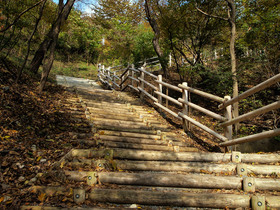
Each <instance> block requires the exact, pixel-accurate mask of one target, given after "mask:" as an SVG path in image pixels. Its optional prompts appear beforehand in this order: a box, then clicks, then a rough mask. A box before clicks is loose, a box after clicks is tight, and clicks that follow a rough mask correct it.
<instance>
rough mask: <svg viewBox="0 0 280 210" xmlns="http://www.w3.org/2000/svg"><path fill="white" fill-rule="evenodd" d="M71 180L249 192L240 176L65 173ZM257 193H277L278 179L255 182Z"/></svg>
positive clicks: (264, 179)
mask: <svg viewBox="0 0 280 210" xmlns="http://www.w3.org/2000/svg"><path fill="white" fill-rule="evenodd" d="M64 173H65V175H66V176H67V177H68V179H70V180H74V181H78V182H83V181H87V179H88V177H89V176H92V174H94V175H95V177H96V182H95V183H96V184H97V180H98V183H101V184H118V185H139V186H155V187H176V188H195V189H197V188H200V189H232V190H240V189H243V190H244V191H246V187H244V184H245V182H246V179H247V178H246V177H237V176H213V175H208V174H203V175H202V174H177V173H168V172H166V173H162V172H152V173H151V172H138V173H124V172H88V171H64ZM254 187H255V189H256V190H266V191H267V190H269V191H275V190H276V191H277V190H279V189H280V182H279V180H277V179H274V180H273V179H269V178H254Z"/></svg>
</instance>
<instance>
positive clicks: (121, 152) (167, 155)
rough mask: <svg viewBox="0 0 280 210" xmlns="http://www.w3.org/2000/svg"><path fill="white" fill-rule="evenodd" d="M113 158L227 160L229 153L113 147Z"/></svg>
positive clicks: (81, 152) (82, 152)
mask: <svg viewBox="0 0 280 210" xmlns="http://www.w3.org/2000/svg"><path fill="white" fill-rule="evenodd" d="M113 151H114V156H113V157H114V159H128V160H151V161H152V160H154V161H156V160H161V161H164V160H165V161H190V162H219V161H222V162H228V161H230V160H231V154H229V153H226V154H223V153H200V152H178V153H174V152H160V151H153V152H151V151H145V150H129V149H114V150H113ZM71 152H72V153H71V156H72V157H88V158H98V157H100V158H101V157H103V155H104V152H105V150H91V149H73V150H72V151H71Z"/></svg>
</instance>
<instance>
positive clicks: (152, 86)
mask: <svg viewBox="0 0 280 210" xmlns="http://www.w3.org/2000/svg"><path fill="white" fill-rule="evenodd" d="M138 80H140V81H141V82H144V83H145V84H146V85H148V86H150V87H151V88H153V89H154V90H158V88H157V87H156V86H154V85H152V84H151V83H149V82H147V81H146V80H144V79H142V78H141V77H138Z"/></svg>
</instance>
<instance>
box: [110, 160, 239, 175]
mask: <svg viewBox="0 0 280 210" xmlns="http://www.w3.org/2000/svg"><path fill="white" fill-rule="evenodd" d="M115 162H116V165H117V168H118V169H121V170H128V171H184V172H192V173H205V172H206V173H234V172H235V170H236V165H235V164H232V163H229V164H213V163H201V162H170V161H169V162H167V161H123V160H115Z"/></svg>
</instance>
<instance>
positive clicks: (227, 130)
mask: <svg viewBox="0 0 280 210" xmlns="http://www.w3.org/2000/svg"><path fill="white" fill-rule="evenodd" d="M224 99H225V101H228V100H230V99H231V97H230V96H225V97H224ZM231 111H232V106H231V105H229V106H227V107H225V118H227V120H228V121H230V120H231V119H232V112H231ZM225 137H226V138H227V139H228V140H231V139H232V125H229V126H226V127H225ZM229 150H232V146H230V147H229Z"/></svg>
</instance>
